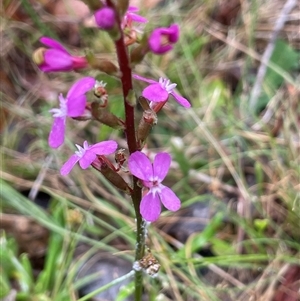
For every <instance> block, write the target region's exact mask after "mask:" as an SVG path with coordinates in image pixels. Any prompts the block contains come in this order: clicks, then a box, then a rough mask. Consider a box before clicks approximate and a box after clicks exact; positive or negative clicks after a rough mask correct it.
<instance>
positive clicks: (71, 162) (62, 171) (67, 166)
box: [60, 155, 80, 176]
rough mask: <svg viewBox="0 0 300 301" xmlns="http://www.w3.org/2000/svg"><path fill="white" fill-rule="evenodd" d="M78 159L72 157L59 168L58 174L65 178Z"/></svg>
mask: <svg viewBox="0 0 300 301" xmlns="http://www.w3.org/2000/svg"><path fill="white" fill-rule="evenodd" d="M79 159H80V158H79V157H78V156H77V155H72V156H71V157H70V158H69V160H68V161H67V162H66V163H65V164H64V165H63V166H62V167H61V169H60V174H61V175H62V176H66V175H67V174H69V173H70V171H71V170H72V168H73V167H74V166H75V164H76V163H77V162H78V161H79Z"/></svg>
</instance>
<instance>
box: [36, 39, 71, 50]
mask: <svg viewBox="0 0 300 301" xmlns="http://www.w3.org/2000/svg"><path fill="white" fill-rule="evenodd" d="M40 42H41V43H43V44H44V45H46V46H48V47H49V48H53V49H58V50H61V51H63V52H65V53H68V51H67V50H66V48H65V47H64V46H63V45H62V44H60V43H59V42H57V41H56V40H54V39H51V38H48V37H42V38H40Z"/></svg>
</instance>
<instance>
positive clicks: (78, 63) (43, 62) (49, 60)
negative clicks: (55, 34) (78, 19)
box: [35, 37, 88, 72]
mask: <svg viewBox="0 0 300 301" xmlns="http://www.w3.org/2000/svg"><path fill="white" fill-rule="evenodd" d="M40 42H41V43H43V44H44V45H46V46H48V47H49V49H43V52H42V57H40V58H39V59H35V62H36V63H37V64H38V66H39V68H40V69H41V70H42V71H44V72H56V71H70V70H76V69H82V68H85V67H86V66H87V65H88V62H87V60H86V58H85V57H79V56H72V55H71V54H70V53H69V52H68V51H67V50H66V49H65V48H64V46H62V45H61V44H60V43H59V42H57V41H56V40H53V39H51V38H48V37H42V38H41V39H40ZM37 51H38V50H37Z"/></svg>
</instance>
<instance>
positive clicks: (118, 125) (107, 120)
mask: <svg viewBox="0 0 300 301" xmlns="http://www.w3.org/2000/svg"><path fill="white" fill-rule="evenodd" d="M91 107H92V115H93V117H94V118H95V119H96V120H98V121H100V122H101V123H103V124H105V125H107V126H109V127H111V128H113V129H117V130H124V129H125V126H124V122H123V121H122V120H121V119H120V118H118V117H117V116H116V115H114V114H112V113H111V112H110V111H108V110H107V109H106V108H103V107H101V105H99V104H98V103H96V102H93V103H92V105H91Z"/></svg>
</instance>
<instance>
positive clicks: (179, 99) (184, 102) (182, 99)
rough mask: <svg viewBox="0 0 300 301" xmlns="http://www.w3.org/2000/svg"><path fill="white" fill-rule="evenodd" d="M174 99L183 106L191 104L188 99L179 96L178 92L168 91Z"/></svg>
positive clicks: (187, 106) (188, 106)
mask: <svg viewBox="0 0 300 301" xmlns="http://www.w3.org/2000/svg"><path fill="white" fill-rule="evenodd" d="M170 94H171V95H172V96H173V97H174V98H175V99H176V101H177V102H178V103H179V104H181V105H182V106H183V107H185V108H190V107H191V104H190V103H189V101H188V100H187V99H185V98H184V97H182V96H180V95H179V94H177V93H175V92H171V93H170Z"/></svg>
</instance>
